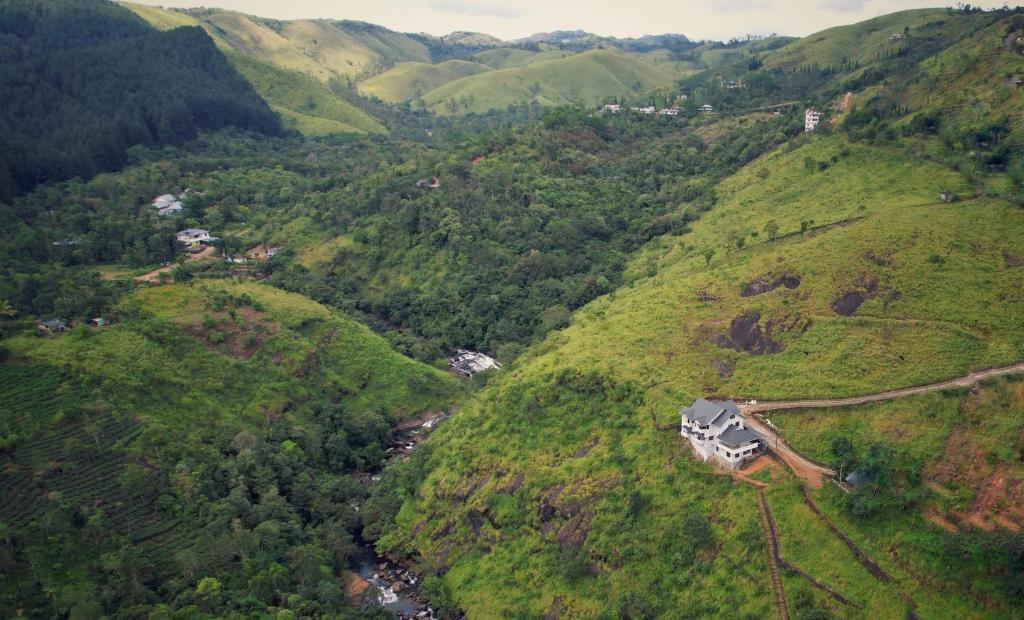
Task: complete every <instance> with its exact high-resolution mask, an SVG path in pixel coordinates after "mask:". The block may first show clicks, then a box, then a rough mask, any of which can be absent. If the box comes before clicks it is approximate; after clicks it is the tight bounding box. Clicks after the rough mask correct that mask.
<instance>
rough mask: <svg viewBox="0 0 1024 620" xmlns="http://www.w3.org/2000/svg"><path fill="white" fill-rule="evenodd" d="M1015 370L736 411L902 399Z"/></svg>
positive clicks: (1021, 367)
mask: <svg viewBox="0 0 1024 620" xmlns="http://www.w3.org/2000/svg"><path fill="white" fill-rule="evenodd" d="M1018 372H1024V362H1020V363H1018V364H1014V365H1012V366H1002V367H1000V368H989V369H987V370H979V371H977V372H972V373H971V374H969V375H966V376H963V377H958V378H956V379H949V380H947V381H941V382H939V383H929V384H928V385H918V386H916V387H908V388H900V389H898V390H889V391H888V392H878V393H877V394H865V395H863V396H851V397H849V398H821V399H806V400H780V401H768V402H763V403H762V402H759V403H757V404H745V403H744V404H739V405H738V406H739V408H740V411H742V412H743V413H748V414H749V413H764V412H766V411H782V410H785V409H817V408H824V407H846V406H849V405H863V404H864V403H873V402H877V401H880V400H892V399H894V398H903V397H905V396H913V395H915V394H923V393H925V392H935V391H939V390H948V389H950V388H956V387H967V386H971V385H974V384H975V383H977V382H979V381H981V380H982V379H988V378H989V377H998V376H1001V375H1010V374H1014V373H1018Z"/></svg>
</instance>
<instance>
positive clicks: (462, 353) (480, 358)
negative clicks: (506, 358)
mask: <svg viewBox="0 0 1024 620" xmlns="http://www.w3.org/2000/svg"><path fill="white" fill-rule="evenodd" d="M448 366H450V367H451V369H452V371H453V372H456V373H458V374H460V375H462V376H464V377H472V376H473V375H475V374H476V373H478V372H483V371H485V370H498V369H500V368H501V364H499V363H498V360H496V359H494V358H493V357H491V356H490V355H487V354H485V353H477V352H476V351H467V350H466V349H456V350H455V355H453V356H451V357H449V358H448Z"/></svg>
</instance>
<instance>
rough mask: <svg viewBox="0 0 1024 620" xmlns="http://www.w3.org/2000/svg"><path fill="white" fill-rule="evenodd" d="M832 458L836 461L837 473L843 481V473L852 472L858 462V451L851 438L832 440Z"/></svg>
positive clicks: (840, 437) (844, 437) (843, 437)
mask: <svg viewBox="0 0 1024 620" xmlns="http://www.w3.org/2000/svg"><path fill="white" fill-rule="evenodd" d="M830 449H831V451H832V457H833V458H834V459H835V464H836V472H837V473H838V474H839V479H840V480H842V479H843V472H844V471H846V472H848V471H850V468H851V467H852V466H853V465H854V464H855V463H856V462H857V450H856V448H855V447H854V445H853V442H852V441H850V438H849V437H846V436H845V435H841V436H839V437H836V438H835V439H833V440H832V445H831V446H830Z"/></svg>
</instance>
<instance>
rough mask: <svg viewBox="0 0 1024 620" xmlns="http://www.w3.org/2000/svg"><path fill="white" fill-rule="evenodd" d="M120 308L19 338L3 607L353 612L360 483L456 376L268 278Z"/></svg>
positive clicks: (96, 611) (0, 400)
mask: <svg viewBox="0 0 1024 620" xmlns="http://www.w3.org/2000/svg"><path fill="white" fill-rule="evenodd" d="M106 316H107V318H108V320H113V321H114V324H113V325H111V326H109V327H104V328H101V329H96V328H86V327H80V328H78V329H75V330H73V331H72V332H69V333H65V334H60V335H55V336H52V337H48V338H37V337H35V336H16V337H13V338H7V339H6V340H4V353H5V361H4V364H3V365H2V366H0V385H2V386H3V387H2V389H0V404H2V405H3V407H4V413H5V415H4V418H3V421H2V424H3V426H2V437H3V438H2V441H3V453H2V456H0V459H2V467H0V488H2V489H3V493H4V498H5V501H4V505H3V506H2V507H0V523H2V527H0V530H2V533H3V537H4V538H3V541H4V547H3V554H2V555H0V558H2V561H3V567H4V578H3V579H2V581H0V608H2V609H3V610H4V613H5V615H21V614H27V615H30V616H38V617H54V616H60V615H68V614H70V616H71V617H98V616H101V615H106V614H115V615H122V616H123V615H135V616H137V615H142V616H145V615H146V614H148V613H150V612H153V610H154V609H156V608H158V607H162V608H163V609H165V610H167V609H169V607H167V605H170V604H173V606H174V607H176V608H181V607H185V608H186V609H192V610H193V613H204V614H212V615H222V614H229V613H239V612H241V611H243V610H244V611H245V613H256V614H259V615H263V616H267V615H271V616H272V615H274V614H276V613H277V612H278V611H279V610H288V609H290V610H292V611H295V612H297V613H322V614H330V615H332V616H333V615H337V614H348V613H353V612H354V610H352V609H351V608H349V607H348V606H347V604H346V602H345V596H344V592H343V590H342V585H341V582H340V580H339V578H338V577H336V575H339V574H341V572H342V571H344V570H345V569H346V567H347V560H348V557H349V555H351V554H352V553H353V552H354V550H355V549H354V546H353V543H352V535H353V533H355V532H357V531H358V529H359V528H360V527H361V524H360V522H359V515H358V513H356V512H355V511H353V509H352V506H351V505H352V504H353V503H358V502H360V501H362V498H363V497H364V496H365V494H366V488H365V486H364V485H362V484H361V483H360V482H358V480H356V479H355V478H353V477H351V476H350V475H349V473H350V472H352V471H357V470H362V469H365V468H368V467H375V466H377V464H378V463H379V462H380V461H381V460H382V459H383V457H384V448H385V447H386V446H388V444H389V442H390V438H391V427H392V426H393V425H394V424H395V423H396V422H398V421H400V420H404V419H406V418H408V417H411V416H413V415H415V414H418V413H420V412H422V411H424V410H428V409H430V410H434V411H437V410H438V409H440V408H443V407H445V406H446V405H447V403H448V401H449V400H450V399H451V398H452V396H453V395H454V394H455V391H456V388H455V386H454V383H453V380H452V379H451V378H449V377H447V376H446V375H445V374H443V373H441V372H440V371H437V370H434V369H431V368H429V367H426V366H422V365H420V364H417V363H415V362H413V361H411V360H409V359H407V358H403V357H401V356H400V355H397V354H396V353H394V352H393V351H391V349H390V348H389V347H388V345H387V344H386V343H385V342H384V341H383V340H382V339H380V338H379V337H377V336H375V335H373V334H372V333H371V332H370V331H369V330H368V329H367V328H366V327H365V326H363V325H360V324H358V323H356V322H354V321H352V320H351V319H348V318H345V317H344V316H341V315H339V314H338V313H337V312H334V311H331V310H328V309H327V308H324V307H323V306H320V305H318V304H316V303H314V302H311V301H309V300H308V299H305V298H302V297H300V296H298V295H293V294H287V293H282V292H280V291H277V290H275V289H272V288H269V287H266V286H262V285H258V284H254V283H247V284H233V283H230V282H226V281H218V280H211V281H206V282H196V283H193V284H176V285H168V286H159V287H154V288H146V289H141V290H138V291H137V292H135V293H134V294H132V295H130V296H128V297H126V298H125V299H123V300H122V301H121V302H120V304H119V305H118V306H117V307H116V308H115V309H113V310H110V311H109V312H108V313H107V315H106ZM197 582H198V586H197ZM196 606H197V607H196ZM15 610H19V611H17V612H16V611H15Z"/></svg>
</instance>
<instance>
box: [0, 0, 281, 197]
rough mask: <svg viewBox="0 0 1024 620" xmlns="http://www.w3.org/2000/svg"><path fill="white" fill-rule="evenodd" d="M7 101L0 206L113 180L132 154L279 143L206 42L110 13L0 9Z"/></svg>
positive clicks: (1, 127)
mask: <svg viewBox="0 0 1024 620" xmlns="http://www.w3.org/2000/svg"><path fill="white" fill-rule="evenodd" d="M0 89H2V90H3V92H4V97H3V99H2V101H0V198H10V197H12V196H14V195H16V194H19V193H21V192H24V191H26V190H30V189H32V188H33V187H35V186H36V185H37V184H39V183H43V182H47V181H60V180H63V179H68V178H72V177H80V178H90V177H92V176H94V175H95V174H96V173H98V172H101V171H104V170H114V169H117V168H119V167H121V166H123V165H124V164H125V163H127V161H128V155H127V151H128V149H129V148H130V147H132V146H136V145H147V146H159V145H164V144H176V143H181V142H183V141H186V140H189V139H191V138H194V137H195V136H196V135H197V134H198V132H199V131H201V130H213V129H218V128H222V127H227V126H234V127H238V128H243V129H249V130H252V131H257V132H261V133H264V134H280V133H281V131H282V130H281V126H280V122H279V120H278V119H277V117H276V115H275V114H274V113H273V112H272V111H271V110H270V108H269V106H267V104H266V103H265V102H264V101H263V100H262V99H260V98H259V96H257V95H256V93H255V91H253V89H252V87H251V86H250V85H249V84H248V83H247V82H246V81H245V80H244V79H242V77H241V76H239V75H238V74H237V73H236V72H235V71H234V69H233V68H231V66H230V65H229V64H228V63H227V61H226V60H225V59H224V56H223V55H222V54H221V53H220V52H219V51H218V50H217V49H216V48H215V46H214V45H213V42H212V41H211V40H210V38H209V37H208V36H207V35H206V34H205V33H204V32H203V31H202V30H200V29H198V28H182V29H176V30H174V31H171V32H166V33H161V32H157V31H155V30H154V29H152V28H151V27H150V26H148V25H147V24H146V23H145V22H143V21H142V20H141V19H139V18H138V17H136V16H135V15H134V14H133V13H131V12H129V11H127V10H125V9H123V8H121V7H118V6H117V5H116V4H113V3H109V2H106V3H100V2H89V1H85V0H61V1H55V2H44V3H40V2H31V1H14V0H12V1H9V2H4V3H3V4H2V5H0Z"/></svg>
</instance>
